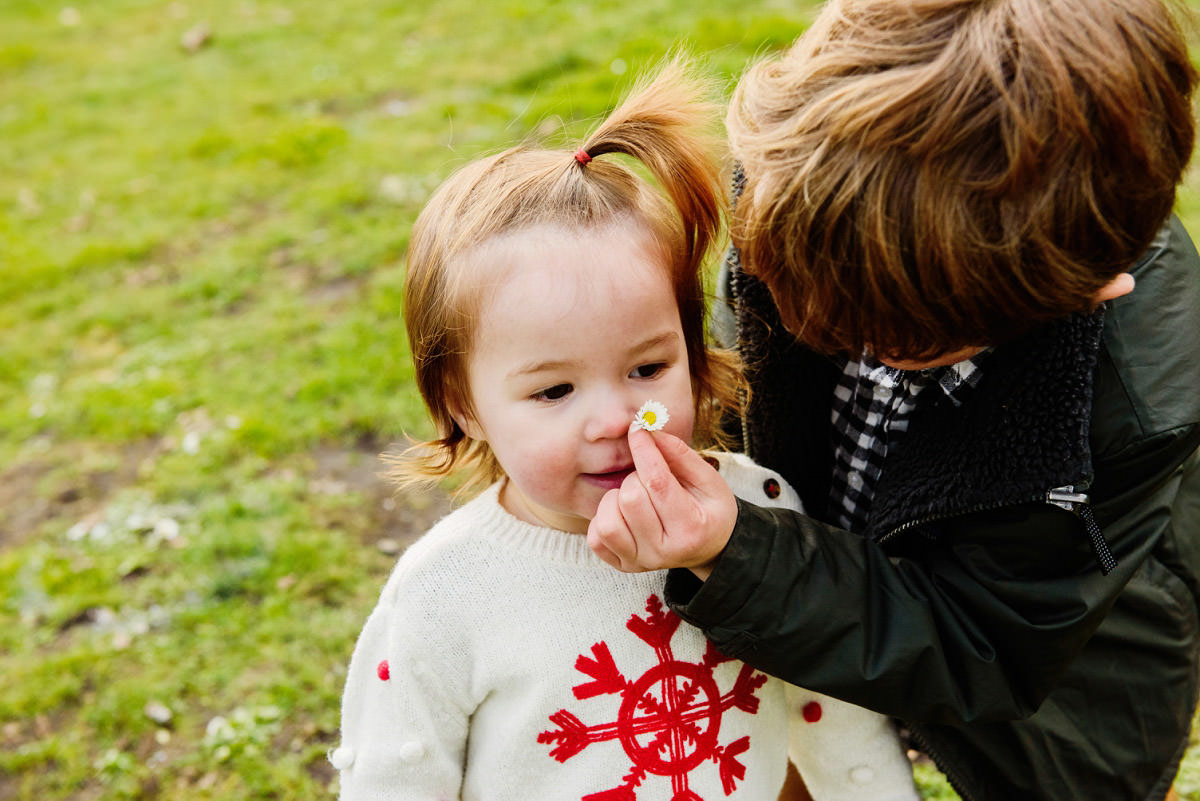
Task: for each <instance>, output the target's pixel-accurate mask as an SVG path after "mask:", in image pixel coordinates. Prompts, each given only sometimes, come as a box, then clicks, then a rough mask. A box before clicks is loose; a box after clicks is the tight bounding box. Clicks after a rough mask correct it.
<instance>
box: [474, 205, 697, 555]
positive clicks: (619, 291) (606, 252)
mask: <svg viewBox="0 0 1200 801" xmlns="http://www.w3.org/2000/svg"><path fill="white" fill-rule="evenodd" d="M475 258H482V259H489V260H494V261H493V264H491V265H487V266H489V267H495V268H496V269H489V270H484V271H483V272H484V274H487V275H496V276H499V278H498V279H497V283H496V284H495V285H494V286H490V287H484V288H483V289H482V297H483V302H482V304H481V308H480V316H479V319H478V320H477V321H476V328H475V332H474V346H473V348H472V352H471V354H470V356H469V358H468V366H467V369H468V379H469V381H470V387H471V401H472V404H473V406H474V416H473V417H469V418H468V417H467V416H465V415H462V414H459V415H456V418H457V419H458V422H459V425H460V426H461V427H462V428H463V430H464V431H465V432H466V433H467V435H468V436H470V437H472V438H473V439H477V440H482V441H486V442H487V443H488V445H489V446H490V447H491V449H492V451H493V453H495V455H496V458H497V460H498V461H499V462H500V465H501V467H503V468H504V472H505V473H506V475H507V476H508V481H506V482H505V486H504V488H503V489H502V490H501V494H500V501H501V504H502V505H503V506H504V507H505V508H506V509H507V510H508V511H509V512H511V513H512V514H513V515H515V516H516V517H518V518H520V519H522V520H525V521H526V522H529V523H534V524H537V525H547V526H552V527H554V528H559V529H563V530H565V531H573V532H579V533H583V532H585V531H587V526H588V522H589V521H590V520H591V518H592V516H593V515H595V513H596V507H597V505H598V504H599V503H600V498H601V497H602V496H603V495H604V493H605V492H607V491H608V490H610V489H613V488H614V487H618V486H620V484H621V482H622V481H623V480H624V479H625V477H626V476H627V475H629V474H630V473H631V472H632V471H633V461H632V459H631V458H630V455H629V443H628V441H627V439H626V433H627V432H628V430H629V424H630V422H631V421H632V420H633V416H634V414H635V413H636V412H637V410H638V408H639V407H640V406H641V405H642V404H643V403H644V402H645V401H647V400H651V399H652V400H657V401H660V402H661V403H663V404H664V405H665V406H666V407H667V409H668V410H669V412H670V421H669V422H668V423H667V426H666V430H667V431H669V432H670V433H672V434H674V435H675V436H677V437H680V438H681V439H683V440H684V441H685V442H686V441H689V440H690V439H691V435H692V425H693V422H694V409H693V402H692V381H691V373H690V372H689V369H688V356H687V347H686V343H685V342H684V338H683V329H682V326H681V325H680V321H679V310H678V307H677V305H676V303H675V297H674V294H673V292H672V289H671V284H670V280H669V278H668V276H667V271H666V267H665V265H664V262H663V259H662V257H661V256H660V254H659V252H658V250H657V249H656V248H655V247H654V245H653V243H652V242H651V240H650V238H649V236H648V235H646V234H645V232H644V231H643V230H642V229H641V228H640V227H635V226H631V225H628V224H626V225H613V226H608V227H605V228H602V229H599V230H583V231H580V230H572V229H566V228H559V227H540V228H535V229H531V230H527V231H522V232H520V233H518V234H514V235H511V236H506V237H503V238H501V239H499V240H496V241H493V242H490V243H488V244H487V245H486V246H485V247H484V248H482V249H481V252H480V253H479V254H478V255H477V256H475Z"/></svg>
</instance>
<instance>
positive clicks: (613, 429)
mask: <svg viewBox="0 0 1200 801" xmlns="http://www.w3.org/2000/svg"><path fill="white" fill-rule="evenodd" d="M635 412H637V406H636V405H634V404H632V401H631V400H628V399H625V398H621V397H617V396H611V397H606V398H603V399H601V400H600V401H598V402H597V403H596V404H595V406H594V407H593V408H592V412H591V414H590V415H589V417H588V421H587V426H586V431H585V432H584V433H585V436H586V437H587V438H588V439H589V440H601V439H619V438H621V437H624V436H625V434H626V432H627V431H629V424H630V423H631V422H633V415H634V413H635Z"/></svg>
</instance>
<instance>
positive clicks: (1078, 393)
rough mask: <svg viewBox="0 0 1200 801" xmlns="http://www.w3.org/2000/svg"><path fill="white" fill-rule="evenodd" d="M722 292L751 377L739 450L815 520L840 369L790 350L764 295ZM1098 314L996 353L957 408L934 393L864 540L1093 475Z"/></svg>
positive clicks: (743, 283) (1022, 499)
mask: <svg viewBox="0 0 1200 801" xmlns="http://www.w3.org/2000/svg"><path fill="white" fill-rule="evenodd" d="M731 290H732V294H733V296H734V300H735V308H736V316H737V321H738V342H739V350H740V351H741V354H742V357H743V360H744V361H745V362H746V364H747V372H748V375H749V378H750V381H751V389H752V392H751V398H750V403H749V406H748V411H747V417H746V421H745V426H744V430H745V439H746V443H745V444H746V450H747V453H748V454H749V455H750V456H752V457H753V458H754V459H756V460H758V461H759V462H761V463H763V464H764V465H766V466H768V467H772V468H774V469H776V470H779V471H780V472H781V473H782V474H783V475H784V477H785V478H787V479H788V480H789V481H791V482H792V484H793V485H795V486H796V488H797V490H798V491H799V492H800V494H801V497H802V498H803V499H804V502H805V505H806V507H807V508H808V509H809V510H810V512H812V513H813V514H816V515H818V516H821V510H824V508H825V502H826V498H827V497H828V489H829V478H828V475H829V470H830V464H831V458H832V456H831V452H830V448H829V431H830V429H829V406H830V401H831V393H832V391H833V382H834V380H835V379H836V375H837V367H836V365H835V364H834V362H833V361H832V360H830V359H828V358H826V357H823V356H819V355H818V354H815V353H813V352H812V351H809V350H808V349H807V348H804V347H802V346H800V345H798V344H797V343H796V342H795V340H794V339H792V337H791V336H790V335H789V334H788V333H787V331H786V330H784V328H783V326H782V324H781V323H780V322H779V316H778V311H777V310H776V308H775V305H774V303H773V301H772V300H771V298H770V293H769V292H768V291H767V289H766V287H765V286H764V285H763V284H762V283H761V282H759V281H758V280H757V279H754V278H752V277H750V276H747V275H745V274H744V273H742V272H741V271H740V270H737V269H735V270H734V271H733V273H732V281H731ZM1103 323H1104V315H1103V311H1102V310H1098V311H1096V312H1095V313H1093V314H1088V315H1073V316H1071V317H1067V318H1064V319H1061V320H1057V321H1054V322H1052V323H1049V324H1047V325H1044V326H1041V327H1039V328H1038V329H1035V330H1034V331H1032V332H1031V333H1029V334H1027V335H1026V336H1024V337H1023V338H1021V339H1019V340H1017V341H1014V342H1011V343H1007V344H1005V345H1001V346H997V347H996V348H995V349H994V352H993V353H992V354H991V355H990V356H989V358H988V363H987V370H986V371H985V373H984V376H983V378H982V380H981V381H980V382H979V385H978V386H977V387H975V388H974V391H972V392H969V393H966V397H964V399H963V402H962V404H961V405H959V406H955V405H954V404H953V403H951V402H950V401H949V399H947V398H946V397H945V395H944V393H941V392H939V391H938V390H937V387H930V388H929V389H931V390H933V391H935V392H937V397H930V398H927V399H923V401H928V402H923V403H922V404H921V407H920V408H919V410H918V411H917V412H916V414H915V415H914V417H913V419H912V421H911V423H910V425H909V429H908V431H907V433H906V434H905V436H904V437H903V438H902V440H901V441H900V443H899V444H898V446H897V448H896V449H895V451H894V452H892V453H889V454H888V459H887V462H886V464H885V467H884V472H883V475H882V477H881V480H880V483H879V485H878V486H877V488H876V492H875V498H874V501H873V506H872V516H871V521H870V523H869V525H868V529H867V533H868V534H869V535H870V536H874V537H879V536H884V535H886V534H887V533H888V532H891V531H893V530H894V529H896V528H899V527H901V526H904V525H906V524H910V523H913V522H917V521H921V520H924V519H929V518H939V517H945V516H952V515H957V514H963V513H966V512H970V511H973V510H982V509H991V508H998V507H1001V506H1007V505H1010V504H1017V503H1027V502H1031V501H1035V500H1039V499H1044V498H1045V496H1046V492H1047V491H1048V490H1050V489H1052V488H1056V487H1061V486H1066V485H1074V486H1076V487H1082V486H1086V485H1087V484H1088V483H1089V482H1090V480H1091V476H1092V458H1091V448H1090V444H1089V436H1088V434H1089V425H1090V422H1091V410H1092V386H1093V380H1094V370H1095V366H1096V360H1097V357H1098V354H1099V350H1100V338H1101V333H1102V330H1103Z"/></svg>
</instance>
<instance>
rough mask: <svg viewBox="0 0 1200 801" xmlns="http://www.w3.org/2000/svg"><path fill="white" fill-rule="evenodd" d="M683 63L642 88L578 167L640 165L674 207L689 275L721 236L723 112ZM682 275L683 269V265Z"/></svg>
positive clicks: (586, 148)
mask: <svg viewBox="0 0 1200 801" xmlns="http://www.w3.org/2000/svg"><path fill="white" fill-rule="evenodd" d="M693 72H694V71H693V70H692V69H691V67H690V66H689V64H688V62H687V61H686V60H684V59H683V58H681V57H678V56H676V57H675V58H672V59H670V60H669V61H667V62H666V63H665V64H664V65H663V66H662V68H661V69H660V70H659V71H658V72H656V73H654V74H653V75H651V76H650V77H648V78H644V79H643V80H642V81H640V82H639V83H638V84H637V85H636V86H635V87H634V89H633V91H632V92H631V93H630V95H629V97H628V98H627V99H626V100H625V102H623V103H622V104H621V105H620V106H618V107H617V109H616V110H614V111H613V112H612V114H610V115H609V116H608V118H607V119H605V120H604V122H602V123H601V124H600V127H599V128H597V129H596V130H595V131H594V132H593V133H592V134H591V135H590V136H589V137H588V138H587V139H586V140H585V141H584V143H583V145H582V146H581V147H580V148H579V149H578V150H577V151H575V157H574V160H575V162H576V164H575V165H572V166H575V167H577V168H578V169H582V170H584V171H585V172H586V171H587V170H594V169H596V168H597V167H596V165H595V164H592V163H591V162H592V160H593V159H595V158H597V157H599V156H604V155H607V154H610V153H617V154H621V155H625V156H629V157H631V158H633V159H636V160H637V161H638V162H640V163H641V164H642V165H643V166H645V168H646V169H647V170H648V171H649V172H650V175H651V176H653V178H654V179H655V181H657V182H658V183H659V185H660V186H661V187H662V188H663V190H664V191H665V192H666V193H667V195H668V197H670V199H671V204H672V205H673V206H674V208H675V211H676V212H677V213H678V217H679V223H680V224H681V226H682V227H681V229H680V230H681V232H682V234H683V241H682V244H683V248H684V253H683V254H682V255H684V257H685V259H684V263H685V265H686V267H685V268H684V271H685V272H694V271H696V270H698V269H699V268H700V267H701V265H702V263H703V260H704V256H705V254H706V253H707V252H708V250H709V248H710V247H712V246H713V244H714V243H715V242H716V239H717V237H718V235H719V233H720V231H721V222H722V219H721V217H722V211H723V209H724V206H725V204H724V200H725V197H724V187H725V180H724V177H723V175H722V170H721V165H720V162H719V161H717V160H716V159H714V156H713V154H714V153H715V152H716V148H717V147H718V143H719V141H720V139H719V137H718V136H717V135H716V134H715V133H714V132H713V127H714V121H716V120H718V119H719V117H718V111H719V106H718V104H717V103H715V102H714V101H713V100H712V97H711V95H712V94H713V92H712V91H711V89H710V86H709V85H708V83H707V82H705V81H701V80H699V79H697V78H696V77H694V75H693V74H692V73H693ZM680 266H681V267H683V265H680Z"/></svg>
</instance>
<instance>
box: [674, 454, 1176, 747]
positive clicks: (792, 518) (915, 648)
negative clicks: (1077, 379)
mask: <svg viewBox="0 0 1200 801" xmlns="http://www.w3.org/2000/svg"><path fill="white" fill-rule="evenodd" d="M1194 447H1195V445H1194V444H1193V445H1192V448H1193V449H1194ZM1158 457H1159V459H1160V463H1159V467H1160V469H1159V470H1157V471H1148V472H1147V473H1146V474H1145V475H1147V476H1149V478H1147V480H1146V481H1145V482H1144V483H1143V484H1142V485H1141V486H1139V487H1136V488H1131V490H1130V491H1129V492H1127V493H1125V494H1124V495H1123V496H1122V497H1121V498H1119V499H1115V500H1114V501H1113V502H1112V503H1111V504H1109V505H1107V506H1106V507H1105V508H1103V509H1097V516H1098V517H1099V516H1101V515H1102V516H1103V518H1104V519H1105V520H1106V521H1108V524H1107V526H1106V527H1105V534H1106V537H1107V539H1108V541H1109V545H1110V547H1111V548H1112V551H1113V554H1114V555H1115V556H1116V557H1117V560H1118V567H1117V568H1116V569H1115V570H1114V571H1113V572H1112V573H1110V574H1109V575H1107V576H1104V575H1102V574H1101V573H1100V570H1099V568H1098V565H1097V563H1096V559H1095V555H1094V554H1093V552H1092V550H1091V547H1090V546H1089V544H1088V539H1087V537H1086V536H1085V534H1084V532H1083V527H1082V525H1081V523H1080V521H1079V520H1078V519H1077V518H1076V517H1075V516H1074V515H1073V514H1072V513H1070V512H1068V511H1065V510H1063V509H1059V508H1058V507H1055V506H1051V505H1050V504H1028V505H1022V506H1018V507H1013V508H1010V509H1007V510H1001V511H992V512H988V513H978V514H975V515H971V516H965V517H962V518H956V519H953V520H950V521H945V522H944V523H943V524H942V526H941V527H940V532H939V536H937V538H936V539H926V538H924V537H921V536H919V535H917V536H912V537H910V538H909V539H910V540H911V541H912V542H913V543H914V546H913V547H912V548H911V549H910V550H909V552H908V553H906V554H905V555H901V556H895V555H889V554H888V553H885V551H884V547H883V546H882V545H881V544H879V543H878V542H875V541H871V540H867V539H864V538H862V537H860V536H858V535H855V534H852V533H850V532H847V531H842V530H839V529H836V528H833V527H830V526H827V525H825V524H823V523H821V522H819V521H816V520H814V519H813V518H810V517H807V516H805V515H802V514H797V513H795V512H790V511H787V510H777V509H761V508H758V507H756V506H754V505H752V504H749V503H746V502H744V501H739V517H738V522H737V526H736V528H735V531H734V534H733V537H732V538H731V540H730V542H729V544H728V545H727V547H726V548H725V550H724V551H723V552H722V554H721V556H720V558H719V560H718V562H717V564H716V566H715V569H714V571H713V573H712V574H711V576H710V577H709V579H708V580H707V581H706V582H704V583H700V582H699V581H698V580H697V579H696V578H695V577H694V576H693V575H692V574H691V573H690V572H689V571H686V570H672V571H670V573H669V575H668V579H667V589H666V594H667V600H668V602H669V603H670V605H671V607H672V608H673V609H674V610H675V611H676V612H677V613H678V614H679V615H680V616H681V617H682V618H684V619H685V620H687V621H689V622H690V623H692V624H694V625H696V626H698V627H700V628H701V629H703V630H704V632H705V634H706V635H707V636H708V637H709V639H710V640H711V641H712V642H713V644H714V645H716V647H717V648H719V649H720V650H721V651H722V652H723V653H726V654H728V655H730V656H734V657H737V658H740V659H742V660H743V661H745V662H747V663H748V664H751V665H753V666H754V667H756V668H758V669H760V670H762V671H764V672H766V673H769V674H771V675H775V676H778V677H780V678H783V679H785V680H787V681H789V682H791V683H793V684H797V685H800V686H803V687H807V688H810V689H813V690H818V691H820V692H824V693H827V694H829V695H831V696H834V697H836V698H840V699H842V700H845V701H848V702H851V703H855V704H859V705H861V706H865V707H867V708H870V709H874V710H877V711H879V712H883V713H885V714H891V715H895V716H897V717H900V718H903V719H906V720H912V721H931V722H940V723H963V722H968V721H971V720H977V719H1015V718H1021V717H1026V716H1028V715H1030V714H1032V713H1033V712H1034V711H1036V709H1037V707H1038V706H1039V704H1040V703H1041V701H1042V700H1043V699H1044V698H1045V696H1046V695H1047V694H1048V693H1049V692H1050V690H1051V689H1053V687H1054V684H1055V682H1056V680H1057V679H1058V677H1059V676H1060V675H1061V673H1062V671H1063V670H1064V669H1065V668H1066V666H1067V665H1068V664H1069V663H1070V661H1071V660H1072V659H1073V658H1074V656H1075V655H1076V654H1078V653H1079V651H1080V649H1081V648H1083V646H1084V644H1085V643H1086V642H1087V640H1088V638H1089V637H1090V635H1091V634H1092V633H1093V632H1094V631H1095V629H1096V627H1097V626H1098V625H1099V624H1100V622H1101V620H1102V619H1103V617H1104V615H1105V614H1106V612H1107V610H1108V609H1109V608H1110V607H1111V605H1112V603H1113V601H1114V599H1115V598H1116V596H1117V594H1119V593H1120V591H1121V588H1122V587H1123V586H1124V585H1125V584H1126V582H1127V581H1128V580H1129V579H1130V577H1131V576H1132V575H1133V574H1134V573H1136V572H1137V571H1138V569H1139V567H1140V566H1141V565H1142V564H1143V563H1144V562H1145V561H1146V559H1147V558H1149V555H1150V554H1151V552H1152V551H1153V549H1154V547H1155V545H1156V544H1157V543H1158V541H1159V540H1160V538H1161V537H1162V536H1163V534H1164V532H1166V531H1167V530H1169V528H1170V526H1171V513H1172V505H1173V504H1174V502H1175V500H1176V496H1177V494H1178V492H1179V489H1180V483H1181V480H1182V478H1181V477H1182V470H1181V469H1180V468H1179V467H1178V465H1179V464H1180V463H1181V461H1182V460H1183V459H1184V458H1185V457H1186V453H1185V452H1182V451H1181V450H1180V449H1170V450H1169V451H1160V452H1159V454H1158Z"/></svg>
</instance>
